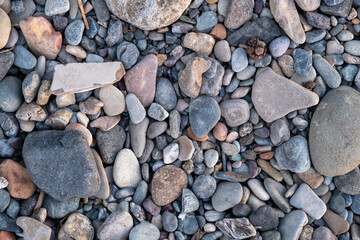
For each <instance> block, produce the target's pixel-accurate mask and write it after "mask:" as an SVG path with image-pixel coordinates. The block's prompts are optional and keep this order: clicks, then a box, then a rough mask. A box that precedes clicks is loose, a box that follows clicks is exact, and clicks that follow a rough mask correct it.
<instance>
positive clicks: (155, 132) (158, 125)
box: [146, 122, 168, 139]
mask: <svg viewBox="0 0 360 240" xmlns="http://www.w3.org/2000/svg"><path fill="white" fill-rule="evenodd" d="M167 128H168V124H167V122H153V123H151V124H150V125H149V128H148V129H147V132H146V136H147V138H149V139H154V138H156V137H158V136H160V135H161V134H163V133H164V132H165V131H166V130H167Z"/></svg>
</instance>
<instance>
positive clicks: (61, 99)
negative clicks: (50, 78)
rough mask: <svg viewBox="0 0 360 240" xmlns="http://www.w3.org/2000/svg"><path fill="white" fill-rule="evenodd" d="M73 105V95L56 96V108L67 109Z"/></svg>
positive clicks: (74, 101) (74, 100)
mask: <svg viewBox="0 0 360 240" xmlns="http://www.w3.org/2000/svg"><path fill="white" fill-rule="evenodd" d="M75 103H76V99H75V94H74V93H68V94H64V95H57V96H56V106H58V107H59V108H63V107H67V106H70V105H72V104H75Z"/></svg>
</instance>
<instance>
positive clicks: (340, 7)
mask: <svg viewBox="0 0 360 240" xmlns="http://www.w3.org/2000/svg"><path fill="white" fill-rule="evenodd" d="M330 1H331V0H330ZM338 3H339V2H338ZM351 4H352V1H350V0H345V1H343V2H342V3H339V4H336V5H335V6H334V5H333V4H332V6H327V5H326V4H322V5H321V6H320V11H321V12H323V13H325V14H328V15H333V16H337V17H343V18H346V17H347V16H348V15H349V13H350V11H351Z"/></svg>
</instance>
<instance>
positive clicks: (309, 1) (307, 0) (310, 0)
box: [295, 0, 321, 11]
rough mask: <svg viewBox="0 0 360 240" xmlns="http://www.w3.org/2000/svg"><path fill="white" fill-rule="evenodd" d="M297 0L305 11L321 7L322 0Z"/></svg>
mask: <svg viewBox="0 0 360 240" xmlns="http://www.w3.org/2000/svg"><path fill="white" fill-rule="evenodd" d="M295 2H296V3H297V5H298V6H299V7H300V8H301V9H302V10H304V11H315V10H316V9H318V8H319V7H320V3H321V0H295Z"/></svg>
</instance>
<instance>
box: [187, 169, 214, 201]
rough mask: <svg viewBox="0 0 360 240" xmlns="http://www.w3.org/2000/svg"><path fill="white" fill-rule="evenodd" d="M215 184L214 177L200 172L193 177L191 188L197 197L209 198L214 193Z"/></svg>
mask: <svg viewBox="0 0 360 240" xmlns="http://www.w3.org/2000/svg"><path fill="white" fill-rule="evenodd" d="M216 185H217V184H216V180H215V178H214V177H212V176H210V175H206V174H202V175H200V176H198V177H197V178H196V179H195V181H194V183H193V185H192V190H193V192H194V193H195V195H196V196H197V197H198V198H202V199H204V198H209V197H211V196H212V195H213V194H214V192H215V190H216Z"/></svg>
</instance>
